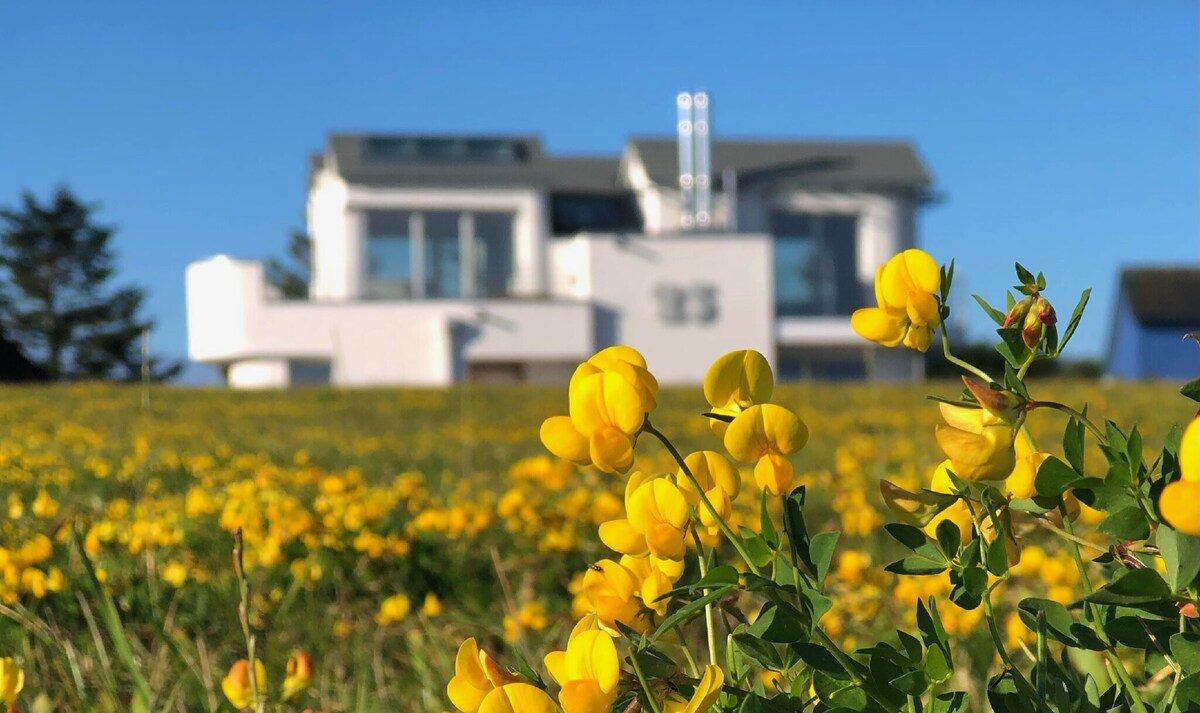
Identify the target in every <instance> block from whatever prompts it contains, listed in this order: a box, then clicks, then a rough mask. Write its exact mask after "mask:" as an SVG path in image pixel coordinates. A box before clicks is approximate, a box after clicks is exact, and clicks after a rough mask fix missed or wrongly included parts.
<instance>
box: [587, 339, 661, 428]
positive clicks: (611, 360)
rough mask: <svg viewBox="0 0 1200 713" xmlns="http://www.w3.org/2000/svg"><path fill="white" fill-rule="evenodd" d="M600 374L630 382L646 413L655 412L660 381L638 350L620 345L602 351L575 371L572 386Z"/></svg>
mask: <svg viewBox="0 0 1200 713" xmlns="http://www.w3.org/2000/svg"><path fill="white" fill-rule="evenodd" d="M600 372H610V373H613V374H617V375H619V376H620V377H621V378H622V379H624V380H625V381H627V382H629V383H630V384H631V385H632V386H633V387H634V389H636V390H637V392H638V398H640V399H641V401H642V406H643V408H644V409H645V410H646V413H649V412H651V411H653V410H654V407H655V406H656V405H657V401H656V398H657V396H658V381H657V380H656V379H655V378H654V375H653V374H651V373H650V371H649V370H648V369H647V368H646V359H645V358H644V357H643V356H642V355H641V353H639V352H638V350H636V349H634V348H633V347H626V346H620V345H618V346H612V347H607V348H605V349H601V350H600V351H598V352H596V353H595V354H593V355H592V356H591V357H590V358H588V360H587V361H585V362H584V363H582V364H580V365H579V366H578V367H577V368H576V369H575V373H574V374H572V375H571V385H572V386H573V385H574V384H575V382H576V381H577V380H580V379H583V378H585V377H588V376H591V375H593V374H598V373H600Z"/></svg>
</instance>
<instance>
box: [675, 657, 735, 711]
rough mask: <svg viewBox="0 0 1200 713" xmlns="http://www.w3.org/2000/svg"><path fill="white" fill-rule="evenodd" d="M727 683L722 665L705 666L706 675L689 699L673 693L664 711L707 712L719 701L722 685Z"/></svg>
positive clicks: (701, 678)
mask: <svg viewBox="0 0 1200 713" xmlns="http://www.w3.org/2000/svg"><path fill="white" fill-rule="evenodd" d="M724 683H725V672H724V671H722V670H721V667H720V666H713V665H708V666H705V667H704V675H703V676H701V677H700V682H699V683H697V684H696V690H695V691H694V692H693V693H692V697H691V698H690V699H688V700H684V699H683V698H681V697H679V696H676V695H672V696H671V697H670V698H668V699H667V702H666V705H665V706H664V707H663V713H705V711H707V710H708V709H709V708H712V706H713V704H714V703H716V702H717V696H719V695H721V686H722V685H724Z"/></svg>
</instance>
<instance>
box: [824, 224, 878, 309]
mask: <svg viewBox="0 0 1200 713" xmlns="http://www.w3.org/2000/svg"><path fill="white" fill-rule="evenodd" d="M821 244H822V247H823V248H824V252H825V254H826V255H828V256H829V259H830V261H831V263H832V274H833V288H834V289H833V299H832V302H833V304H832V305H831V306H832V308H833V313H834V314H851V313H852V312H854V310H856V309H858V308H859V307H863V306H865V305H866V304H867V303H866V302H865V301H864V299H863V288H862V286H861V285H860V284H859V282H858V267H857V263H858V216H854V215H827V216H824V218H823V219H822V222H821ZM870 295H871V300H872V302H873V301H874V292H873V291H871V292H870Z"/></svg>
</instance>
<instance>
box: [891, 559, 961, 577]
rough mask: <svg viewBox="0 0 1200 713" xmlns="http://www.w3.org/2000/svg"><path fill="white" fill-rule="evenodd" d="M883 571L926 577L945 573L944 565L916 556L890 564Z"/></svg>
mask: <svg viewBox="0 0 1200 713" xmlns="http://www.w3.org/2000/svg"><path fill="white" fill-rule="evenodd" d="M884 570H885V571H887V572H891V573H892V574H911V575H915V576H928V575H931V574H941V573H942V572H945V571H946V564H945V563H944V562H943V563H938V562H933V561H930V560H927V559H925V558H924V557H918V556H916V555H909V556H907V557H904V558H902V559H898V560H896V561H895V562H892V563H891V564H889V565H888V566H887V567H884Z"/></svg>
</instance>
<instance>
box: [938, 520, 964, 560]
mask: <svg viewBox="0 0 1200 713" xmlns="http://www.w3.org/2000/svg"><path fill="white" fill-rule="evenodd" d="M935 534H937V542H938V547H940V548H941V549H942V554H944V555H945V556H946V558H947V559H953V558H955V557H957V556H958V548H959V546H960V545H961V544H962V542H961V536H962V533H961V532H959V529H958V525H957V524H955V523H954V522H951V521H950V520H942V521H941V522H939V523H938V526H937V530H936V533H935Z"/></svg>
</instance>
